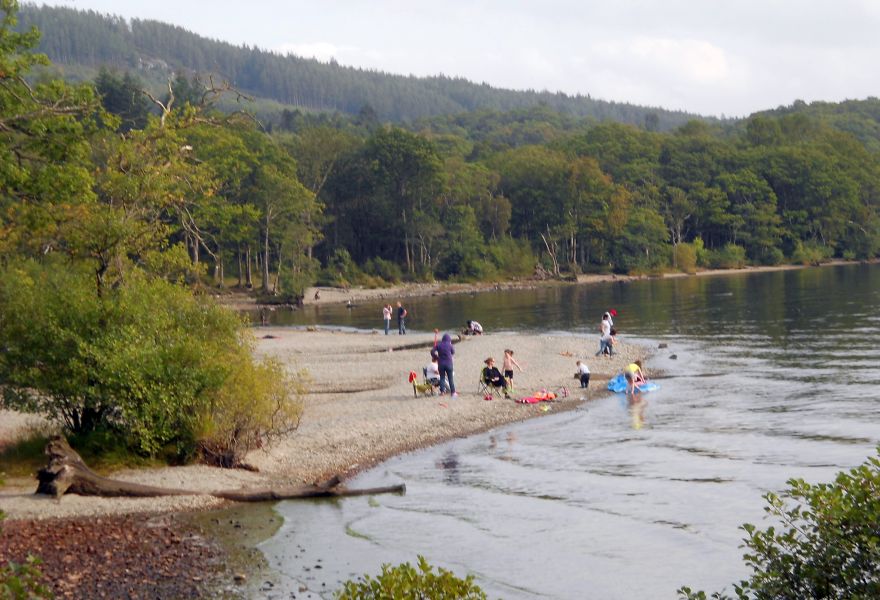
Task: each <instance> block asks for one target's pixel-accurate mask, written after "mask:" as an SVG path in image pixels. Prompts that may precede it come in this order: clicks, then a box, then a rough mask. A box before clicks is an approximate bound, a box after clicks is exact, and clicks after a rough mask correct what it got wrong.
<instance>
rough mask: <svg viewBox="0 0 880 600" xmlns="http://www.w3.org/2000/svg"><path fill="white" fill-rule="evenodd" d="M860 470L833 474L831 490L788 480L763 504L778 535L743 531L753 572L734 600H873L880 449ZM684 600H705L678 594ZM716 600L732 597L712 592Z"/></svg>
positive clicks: (878, 587) (879, 558)
mask: <svg viewBox="0 0 880 600" xmlns="http://www.w3.org/2000/svg"><path fill="white" fill-rule="evenodd" d="M877 450H878V455H877V456H872V457H869V458H868V459H867V460H866V461H865V462H864V463H863V464H862V465H860V466H859V467H856V468H854V469H851V470H850V471H848V472H847V471H844V472H841V473H838V475H837V477H836V478H835V480H834V482H833V483H820V484H816V485H811V484H808V483H806V482H804V481H803V480H802V479H791V480H789V482H788V485H789V488H788V490H786V491H785V492H784V493H783V494H782V495H781V496H777V495H776V494H773V493H768V494H766V495H765V496H764V497H765V499H766V500H767V507H766V508H765V509H764V510H765V511H766V512H767V514H769V515H771V516H772V517H773V518H775V519H776V520H778V521H779V523H780V525H779V527H778V528H777V527H774V526H771V527H768V528H767V529H763V530H762V529H758V528H756V527H755V526H754V525H750V524H748V523H747V524H745V525H743V526H742V529H743V530H744V531H745V532H746V534H747V536H748V537H746V539H745V540H744V543H745V547H746V548H747V549H748V551H747V552H746V554H744V555H743V559H744V560H745V562H746V564H747V565H748V566H749V567H750V568H751V569H752V574H751V576H750V577H749V578H748V579H747V580H743V581H740V582H739V583H738V584H734V586H733V588H734V590H735V596H734V598H737V599H738V600H765V599H767V600H769V599H773V600H805V599H808V598H814V599H820V598H852V599H865V600H867V599H869V598H880V447H878V449H877ZM679 594H680V597H682V598H686V599H687V600H705V599H706V598H707V596H706V593H705V592H702V591H699V592H694V591H692V590H691V589H690V588H688V587H683V588H681V589H680V590H679ZM710 597H711V598H715V599H717V600H729V599H730V598H731V597H730V596H727V595H724V594H722V593H720V592H716V593H714V594H712V595H711V596H710Z"/></svg>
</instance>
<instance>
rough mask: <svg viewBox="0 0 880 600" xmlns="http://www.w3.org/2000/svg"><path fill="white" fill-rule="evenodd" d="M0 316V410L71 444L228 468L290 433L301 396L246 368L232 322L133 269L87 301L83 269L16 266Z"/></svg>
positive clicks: (241, 333)
mask: <svg viewBox="0 0 880 600" xmlns="http://www.w3.org/2000/svg"><path fill="white" fill-rule="evenodd" d="M0 306H2V316H0V348H2V349H3V350H2V352H0V384H2V385H3V392H4V403H5V405H6V406H8V407H9V408H14V409H17V410H23V411H29V412H37V413H41V414H45V415H47V416H49V417H50V418H53V419H55V420H57V421H59V422H60V423H61V424H62V425H63V426H64V428H65V429H66V430H67V431H68V432H69V433H73V434H78V435H83V434H85V435H89V434H98V435H101V434H102V432H111V433H113V434H115V435H117V436H119V437H121V438H122V439H124V440H125V443H126V446H127V447H128V448H129V449H130V450H132V451H133V452H136V453H138V454H141V455H147V456H153V455H156V454H158V453H159V452H160V451H162V452H167V451H168V450H169V449H170V450H171V453H172V454H174V455H176V456H177V457H179V458H189V457H193V456H195V455H196V453H197V451H199V450H200V449H207V448H211V452H209V453H207V455H208V456H209V457H213V456H218V455H221V454H222V455H224V456H225V457H226V458H224V459H223V460H222V461H219V462H220V463H221V464H230V463H235V462H237V460H240V458H241V457H242V456H243V453H244V452H246V451H247V450H248V449H250V448H253V447H254V446H256V445H258V444H259V443H260V441H261V440H263V439H264V438H265V437H266V436H268V435H271V434H272V433H274V432H276V431H283V430H288V429H290V428H292V427H295V425H296V423H297V422H298V413H299V408H298V407H299V405H298V402H297V400H296V398H297V395H298V392H299V389H298V388H297V386H296V385H295V383H294V382H293V381H292V380H291V379H290V378H288V377H287V376H285V375H284V373H283V372H281V370H280V368H279V367H278V366H277V365H273V364H271V363H256V362H255V360H254V357H253V349H252V345H251V343H250V341H249V339H248V334H247V332H246V331H245V329H244V325H243V323H242V321H241V319H240V318H239V317H238V316H237V315H236V314H235V313H233V312H231V311H229V310H227V309H224V308H221V307H219V306H217V305H216V304H214V303H213V302H212V301H211V300H210V299H205V298H200V299H197V298H195V297H194V296H193V295H192V294H191V293H190V292H189V291H188V290H186V289H185V288H182V287H180V286H176V285H173V284H170V283H168V282H165V281H163V280H160V279H156V278H151V277H149V276H147V275H145V274H143V273H140V272H138V271H137V270H132V271H131V272H129V274H128V275H127V277H126V280H125V281H124V283H122V284H120V285H118V286H116V287H113V288H106V289H104V290H103V292H102V293H99V294H96V293H95V287H94V284H93V282H92V280H91V278H90V277H89V276H88V271H87V270H85V269H81V268H78V267H77V266H75V265H70V264H63V263H61V262H60V261H56V262H52V261H48V262H46V263H42V264H41V263H37V262H35V261H20V262H15V263H12V264H10V265H8V266H6V267H5V268H3V269H2V273H0ZM248 382H249V383H248ZM230 456H233V457H236V459H237V460H231V459H230V458H229V457H230Z"/></svg>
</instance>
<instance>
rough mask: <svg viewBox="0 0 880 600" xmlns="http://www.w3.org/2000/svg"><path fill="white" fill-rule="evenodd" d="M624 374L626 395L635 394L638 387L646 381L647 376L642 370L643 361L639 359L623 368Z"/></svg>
mask: <svg viewBox="0 0 880 600" xmlns="http://www.w3.org/2000/svg"><path fill="white" fill-rule="evenodd" d="M623 376H624V378H626V395H627V396H632V395H633V394H635V391H636V388H637V387H638V386H639V385H641V384H643V383H645V381H647V378H646V377H645V374H644V373H643V372H642V361H641V360H637V361H635V362H633V363H630V364H628V365H627V366H626V368H625V369H624V370H623Z"/></svg>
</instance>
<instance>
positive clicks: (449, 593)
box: [336, 556, 486, 600]
mask: <svg viewBox="0 0 880 600" xmlns="http://www.w3.org/2000/svg"><path fill="white" fill-rule="evenodd" d="M433 569H434V567H432V566H431V565H430V564H428V561H427V560H425V557H424V556H419V564H418V568H416V567H413V566H412V565H411V564H409V563H403V564H400V565H397V566H396V567H392V566H391V565H388V564H385V565H382V573H381V574H380V575H379V576H378V577H376V578H373V577H371V576H369V575H364V576H363V577H361V578H360V579H359V580H358V581H346V582H345V584H344V586H343V588H342V590H340V591H339V592H337V594H336V597H337V599H338V600H380V599H381V600H409V599H410V598H431V599H432V600H485V598H486V594H485V593H484V592H483V590H482V589H480V587H479V586H478V585H476V584H475V583H474V576H473V575H468V576H467V577H465V578H464V579H461V578H460V577H456V576H455V574H453V573H452V572H450V571H447V570H446V569H440V568H438V569H437V573H434V571H433Z"/></svg>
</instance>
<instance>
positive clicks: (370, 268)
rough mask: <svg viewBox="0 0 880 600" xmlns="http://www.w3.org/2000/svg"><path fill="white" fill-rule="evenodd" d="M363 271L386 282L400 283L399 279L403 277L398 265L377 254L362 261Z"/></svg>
mask: <svg viewBox="0 0 880 600" xmlns="http://www.w3.org/2000/svg"><path fill="white" fill-rule="evenodd" d="M364 272H365V273H367V274H368V275H374V276H376V277H381V278H382V279H383V280H385V281H387V282H388V283H400V280H401V279H403V271H402V270H401V268H400V265H398V264H397V263H394V262H391V261H390V260H385V259H384V258H379V257H378V256H377V257H375V258H371V259H369V260H368V261H367V262H366V263H364Z"/></svg>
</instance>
